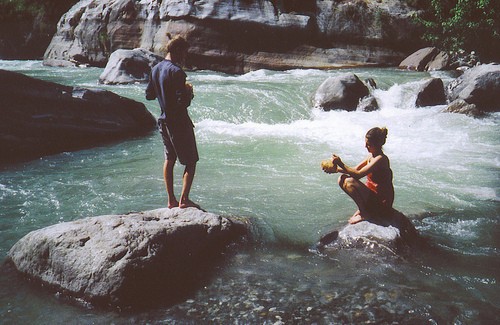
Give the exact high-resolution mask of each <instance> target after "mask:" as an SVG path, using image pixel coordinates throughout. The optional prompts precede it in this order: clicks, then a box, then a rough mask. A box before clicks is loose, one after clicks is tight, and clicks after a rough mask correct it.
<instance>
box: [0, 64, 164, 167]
mask: <svg viewBox="0 0 500 325" xmlns="http://www.w3.org/2000/svg"><path fill="white" fill-rule="evenodd" d="M0 84H1V85H2V86H1V87H0V97H1V98H2V104H1V105H0V116H1V118H0V152H1V155H0V163H11V162H19V161H27V160H31V159H35V158H38V157H42V156H46V155H51V154H56V153H60V152H65V151H74V150H79V149H83V148H90V147H93V146H96V145H101V144H104V143H109V142H111V141H117V140H123V139H127V138H131V137H137V136H141V135H145V134H148V133H149V132H151V131H152V130H154V129H155V128H156V120H155V118H154V117H153V115H152V114H151V113H150V112H149V111H148V110H147V109H146V107H145V106H144V104H142V103H139V102H136V101H134V100H131V99H128V98H125V97H121V96H118V95H117V94H114V93H112V92H110V91H104V90H91V89H84V88H75V87H70V86H64V85H60V84H56V83H53V82H48V81H43V80H38V79H35V78H31V77H28V76H26V75H23V74H20V73H16V72H12V71H5V70H0Z"/></svg>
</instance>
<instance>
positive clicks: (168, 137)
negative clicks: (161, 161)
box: [158, 121, 200, 165]
mask: <svg viewBox="0 0 500 325" xmlns="http://www.w3.org/2000/svg"><path fill="white" fill-rule="evenodd" d="M158 130H159V131H160V134H161V137H162V139H163V146H164V150H165V160H175V159H176V158H178V159H179V162H180V163H181V164H182V165H191V164H194V163H196V162H197V161H198V160H199V159H200V158H199V156H198V148H197V147H196V138H195V136H194V129H193V125H192V124H191V123H189V124H185V125H179V124H177V125H175V126H171V127H169V128H168V127H167V126H166V123H165V122H162V121H158Z"/></svg>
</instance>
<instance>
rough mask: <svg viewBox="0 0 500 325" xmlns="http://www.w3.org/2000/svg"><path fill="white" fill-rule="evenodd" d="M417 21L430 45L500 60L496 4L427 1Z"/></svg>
mask: <svg viewBox="0 0 500 325" xmlns="http://www.w3.org/2000/svg"><path fill="white" fill-rule="evenodd" d="M418 21H419V22H420V23H422V24H423V26H424V29H425V33H424V35H423V38H424V40H425V41H427V42H429V43H431V45H434V46H436V47H439V48H441V49H444V50H448V51H452V52H456V51H459V50H464V51H467V52H470V51H475V52H476V53H477V54H478V55H479V56H480V58H481V59H482V60H487V61H489V60H498V59H499V58H500V0H444V1H443V0H430V5H429V6H428V7H427V9H426V10H424V13H423V15H421V16H420V17H418Z"/></svg>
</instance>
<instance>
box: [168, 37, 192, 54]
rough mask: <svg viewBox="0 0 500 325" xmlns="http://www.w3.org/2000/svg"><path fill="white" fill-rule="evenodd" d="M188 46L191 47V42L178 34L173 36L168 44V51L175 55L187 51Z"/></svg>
mask: <svg viewBox="0 0 500 325" xmlns="http://www.w3.org/2000/svg"><path fill="white" fill-rule="evenodd" d="M188 48H189V43H188V42H187V41H186V39H185V38H184V37H182V36H180V35H176V36H174V37H173V38H171V39H170V41H169V42H168V44H167V52H170V53H172V54H173V55H176V54H180V53H182V52H184V51H187V49H188Z"/></svg>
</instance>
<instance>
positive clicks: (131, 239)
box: [8, 208, 247, 305]
mask: <svg viewBox="0 0 500 325" xmlns="http://www.w3.org/2000/svg"><path fill="white" fill-rule="evenodd" d="M246 230H247V228H246V224H245V222H244V221H239V220H237V219H231V220H230V219H228V218H224V217H221V216H218V215H215V214H212V213H207V212H203V211H201V210H198V209H194V208H188V209H179V208H175V209H166V208H164V209H158V210H152V211H145V212H138V213H130V214H126V215H107V216H99V217H90V218H85V219H80V220H76V221H72V222H65V223H60V224H56V225H53V226H50V227H46V228H43V229H40V230H36V231H33V232H30V233H29V234H27V235H26V236H25V237H23V238H22V239H20V240H19V241H18V242H17V243H16V244H15V245H14V246H13V247H12V248H11V250H10V251H9V254H8V258H9V259H10V261H11V262H12V263H13V264H14V266H15V267H16V268H17V269H18V270H19V271H20V272H22V273H24V274H25V275H27V276H28V277H29V278H31V279H35V280H38V281H39V282H41V283H43V284H45V285H49V287H53V288H55V289H57V290H60V291H63V292H65V293H67V294H69V295H70V296H72V297H78V298H83V299H84V300H86V301H89V302H92V303H94V304H112V305H115V304H116V305H141V304H145V305H147V304H148V302H151V301H152V300H154V299H155V298H159V297H160V295H161V299H162V300H163V301H168V300H169V299H175V297H176V296H177V295H179V294H182V293H185V292H186V290H188V291H189V289H191V290H192V289H193V288H192V287H193V286H196V285H199V283H200V281H201V280H200V279H201V278H203V277H204V276H205V277H206V275H207V274H208V273H210V267H211V266H213V264H214V261H216V259H217V258H218V256H220V254H221V253H222V252H223V250H224V249H225V248H226V246H227V245H228V244H230V243H232V242H235V241H237V240H239V239H240V238H241V237H242V236H244V235H245V234H246Z"/></svg>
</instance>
